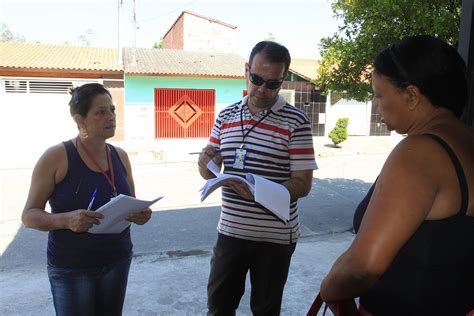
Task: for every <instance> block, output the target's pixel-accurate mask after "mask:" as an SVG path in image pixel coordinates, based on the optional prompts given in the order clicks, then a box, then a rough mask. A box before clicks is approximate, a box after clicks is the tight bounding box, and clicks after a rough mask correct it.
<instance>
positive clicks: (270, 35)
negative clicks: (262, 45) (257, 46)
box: [264, 32, 276, 42]
mask: <svg viewBox="0 0 474 316" xmlns="http://www.w3.org/2000/svg"><path fill="white" fill-rule="evenodd" d="M264 40H265V41H272V42H276V37H275V35H273V33H271V32H270V33H268V35H267V37H265V39H264Z"/></svg>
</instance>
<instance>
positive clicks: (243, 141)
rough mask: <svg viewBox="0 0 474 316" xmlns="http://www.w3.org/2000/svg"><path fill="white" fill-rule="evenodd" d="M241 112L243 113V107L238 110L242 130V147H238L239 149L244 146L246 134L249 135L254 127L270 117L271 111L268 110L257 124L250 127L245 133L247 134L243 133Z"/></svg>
mask: <svg viewBox="0 0 474 316" xmlns="http://www.w3.org/2000/svg"><path fill="white" fill-rule="evenodd" d="M243 112H244V106H242V107H241V108H240V128H241V129H242V145H241V146H240V147H241V148H243V147H244V145H245V137H247V135H248V134H250V132H251V131H252V130H253V129H254V128H255V126H257V125H258V124H260V123H261V122H262V121H263V120H264V119H265V118H266V117H267V116H268V115H270V113H272V110H268V112H267V113H266V114H265V115H264V116H262V118H261V119H259V120H258V122H257V123H255V124H254V125H252V126H251V127H250V128H249V130H248V131H247V133H245V131H244V119H243Z"/></svg>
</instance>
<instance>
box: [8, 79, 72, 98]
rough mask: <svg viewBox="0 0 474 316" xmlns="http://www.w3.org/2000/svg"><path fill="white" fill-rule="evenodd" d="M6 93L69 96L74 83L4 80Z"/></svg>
mask: <svg viewBox="0 0 474 316" xmlns="http://www.w3.org/2000/svg"><path fill="white" fill-rule="evenodd" d="M3 87H4V89H5V92H6V93H53V94H68V93H69V90H70V89H71V88H72V87H73V82H72V81H59V80H25V79H4V80H3Z"/></svg>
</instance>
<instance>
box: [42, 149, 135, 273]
mask: <svg viewBox="0 0 474 316" xmlns="http://www.w3.org/2000/svg"><path fill="white" fill-rule="evenodd" d="M64 146H65V147H66V153H67V159H68V170H67V174H66V176H65V177H64V179H63V180H62V181H61V182H60V183H58V184H56V186H55V188H54V192H53V194H52V195H51V197H50V198H49V204H50V205H51V212H52V213H60V212H70V211H74V210H77V209H86V208H87V206H88V204H89V201H90V199H91V195H92V192H93V191H94V189H95V188H96V187H97V195H96V198H95V200H94V203H93V205H92V208H91V209H92V210H96V209H98V208H99V207H100V206H102V205H104V204H105V203H107V202H108V201H109V200H110V195H111V192H112V190H111V187H110V184H109V182H108V181H107V179H106V178H105V177H104V175H103V174H102V173H101V172H95V171H92V170H90V169H89V168H88V167H87V166H86V164H85V163H84V161H82V159H81V157H80V156H79V153H78V152H77V149H76V147H74V145H73V143H72V141H67V142H64ZM108 146H109V148H110V152H111V156H112V164H113V167H114V168H113V169H114V174H115V186H116V188H117V192H118V193H119V194H120V193H121V194H125V195H130V193H131V192H130V186H129V184H128V181H127V172H126V169H125V166H124V165H123V164H122V161H121V160H120V157H119V155H118V153H117V151H116V149H115V148H114V147H113V146H110V145H108ZM106 173H107V175H108V176H109V178H110V170H108V171H106ZM47 254H48V264H50V265H52V266H55V267H60V268H86V267H97V266H103V265H106V264H109V263H113V262H116V261H117V260H120V259H124V258H128V257H131V255H132V242H131V239H130V227H128V228H127V229H125V230H124V231H123V232H121V233H119V234H90V233H75V232H73V231H71V230H68V229H60V230H53V231H50V232H49V236H48V252H47Z"/></svg>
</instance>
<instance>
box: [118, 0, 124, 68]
mask: <svg viewBox="0 0 474 316" xmlns="http://www.w3.org/2000/svg"><path fill="white" fill-rule="evenodd" d="M122 5H123V0H117V64H118V65H122V64H123V61H122V47H121V45H120V14H121V9H122Z"/></svg>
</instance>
